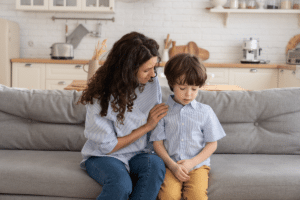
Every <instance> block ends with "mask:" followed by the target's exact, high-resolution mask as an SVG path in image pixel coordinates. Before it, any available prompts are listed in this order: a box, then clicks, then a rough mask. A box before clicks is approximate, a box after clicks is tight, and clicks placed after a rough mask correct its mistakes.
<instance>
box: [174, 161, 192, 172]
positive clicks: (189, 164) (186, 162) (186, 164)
mask: <svg viewBox="0 0 300 200" xmlns="http://www.w3.org/2000/svg"><path fill="white" fill-rule="evenodd" d="M177 164H181V165H183V166H184V167H185V168H186V169H187V171H188V172H190V171H191V170H192V169H193V168H194V163H193V162H192V161H191V160H189V159H188V160H179V161H178V162H177Z"/></svg>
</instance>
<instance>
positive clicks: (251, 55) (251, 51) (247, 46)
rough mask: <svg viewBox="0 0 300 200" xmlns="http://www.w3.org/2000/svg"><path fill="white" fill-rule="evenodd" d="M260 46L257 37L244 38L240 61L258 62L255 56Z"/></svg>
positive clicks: (258, 53)
mask: <svg viewBox="0 0 300 200" xmlns="http://www.w3.org/2000/svg"><path fill="white" fill-rule="evenodd" d="M261 50H262V48H260V47H259V43H258V39H252V38H250V40H247V39H244V42H243V59H242V60H241V63H260V60H258V59H257V56H258V55H260V52H261Z"/></svg>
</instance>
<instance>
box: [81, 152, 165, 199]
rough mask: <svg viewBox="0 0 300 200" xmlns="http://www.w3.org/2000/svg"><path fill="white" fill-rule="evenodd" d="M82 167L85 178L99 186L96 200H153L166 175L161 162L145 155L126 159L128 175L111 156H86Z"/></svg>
mask: <svg viewBox="0 0 300 200" xmlns="http://www.w3.org/2000/svg"><path fill="white" fill-rule="evenodd" d="M85 166H86V170H87V173H88V174H89V176H90V177H92V178H93V179H95V180H96V181H97V182H98V183H99V184H101V185H102V192H101V194H100V195H99V196H98V197H97V200H112V199H113V200H127V199H130V200H155V199H156V197H157V194H158V192H159V189H160V186H161V184H162V183H163V181H164V178H165V173H166V168H165V165H164V162H163V161H162V159H161V158H159V157H158V156H157V155H154V154H148V153H141V154H137V155H135V156H133V157H132V158H131V159H130V160H129V166H130V173H128V171H127V170H126V167H125V165H124V163H123V162H121V161H120V160H118V159H116V158H113V157H90V158H89V159H88V160H87V161H86V162H85Z"/></svg>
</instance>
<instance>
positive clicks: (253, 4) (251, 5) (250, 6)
mask: <svg viewBox="0 0 300 200" xmlns="http://www.w3.org/2000/svg"><path fill="white" fill-rule="evenodd" d="M247 8H248V9H256V1H255V0H248V5H247Z"/></svg>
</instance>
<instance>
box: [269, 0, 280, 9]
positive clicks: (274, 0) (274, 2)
mask: <svg viewBox="0 0 300 200" xmlns="http://www.w3.org/2000/svg"><path fill="white" fill-rule="evenodd" d="M278 8H279V3H278V1H277V0H268V1H267V9H278Z"/></svg>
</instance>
